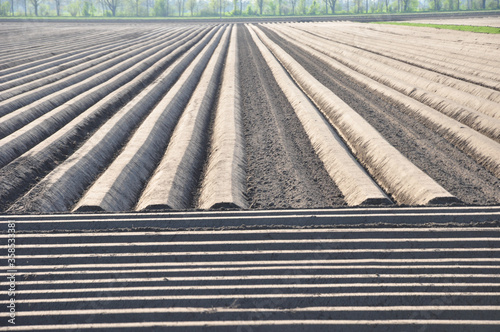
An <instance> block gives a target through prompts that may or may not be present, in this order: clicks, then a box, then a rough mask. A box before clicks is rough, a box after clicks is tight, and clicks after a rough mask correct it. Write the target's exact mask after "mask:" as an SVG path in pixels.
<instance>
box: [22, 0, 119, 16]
mask: <svg viewBox="0 0 500 332" xmlns="http://www.w3.org/2000/svg"><path fill="white" fill-rule="evenodd" d="M32 1H33V0H32ZM103 1H104V4H105V5H106V7H108V9H109V10H111V15H113V16H116V9H117V8H118V5H119V4H120V3H119V1H120V0H103Z"/></svg>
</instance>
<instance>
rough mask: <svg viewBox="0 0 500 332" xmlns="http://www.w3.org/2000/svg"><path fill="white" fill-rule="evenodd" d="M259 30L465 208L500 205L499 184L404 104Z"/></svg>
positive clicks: (271, 33)
mask: <svg viewBox="0 0 500 332" xmlns="http://www.w3.org/2000/svg"><path fill="white" fill-rule="evenodd" d="M262 29H263V30H265V32H266V34H267V35H268V36H269V37H270V38H271V39H272V40H273V41H274V42H276V43H277V44H278V45H279V46H280V47H282V48H283V49H284V50H285V51H287V52H288V53H289V54H290V55H291V56H292V57H293V58H294V59H295V60H297V61H298V62H299V63H300V64H301V65H302V66H303V67H304V68H305V69H306V70H307V71H308V72H309V73H311V74H312V75H313V76H314V77H315V78H316V79H318V81H320V82H321V83H322V84H324V85H325V86H326V87H328V88H329V89H330V90H331V91H333V92H334V93H335V94H336V95H337V96H339V97H340V98H341V99H342V100H344V101H345V102H346V103H347V104H349V106H351V107H352V108H353V109H354V110H355V111H356V112H358V113H359V114H361V115H362V116H363V118H365V119H366V120H367V121H368V122H369V123H370V124H371V125H372V126H373V127H374V128H375V129H377V131H379V132H380V133H381V134H382V136H384V138H385V139H387V141H388V142H389V143H391V144H392V145H393V146H394V147H396V148H397V149H398V150H399V151H400V152H401V153H402V154H403V155H404V156H405V157H407V158H408V159H409V160H410V161H411V162H412V163H414V164H415V165H416V166H417V167H419V168H420V169H421V170H423V171H424V172H425V173H427V174H428V175H429V176H430V177H432V178H433V179H434V180H435V181H436V182H438V183H439V184H440V185H441V186H442V187H443V188H445V189H446V190H448V191H449V192H450V193H451V194H453V195H455V196H456V197H457V198H458V199H460V200H461V201H463V202H464V203H466V204H472V205H493V204H498V203H500V181H499V180H498V179H497V178H496V177H495V176H494V175H493V174H491V173H490V172H489V171H488V170H486V169H485V168H484V167H482V166H481V165H479V164H478V163H477V162H476V161H475V160H473V159H472V158H470V157H469V156H467V155H466V154H464V153H463V152H461V151H460V150H459V149H457V148H456V147H454V146H453V145H452V144H450V143H449V142H448V141H447V140H446V139H445V138H443V137H441V136H440V135H439V134H437V133H435V132H434V131H433V130H432V129H429V128H428V127H426V126H425V125H423V124H422V123H420V122H418V121H417V120H415V119H414V118H412V117H411V116H409V115H408V114H406V113H405V110H404V106H403V105H397V104H395V103H393V102H392V101H390V100H387V99H385V98H384V97H382V96H380V95H379V94H378V93H374V92H371V91H370V90H369V89H368V88H367V87H365V86H361V85H359V84H358V83H357V82H355V81H354V80H352V79H351V78H350V77H346V76H345V75H344V74H343V73H340V72H338V71H336V70H333V69H332V68H330V67H329V66H328V65H327V64H326V63H324V62H322V61H320V60H318V59H315V58H314V59H313V58H312V57H311V56H310V55H308V54H307V53H306V52H304V51H301V50H299V49H297V48H293V47H289V45H288V44H287V43H286V42H284V41H283V40H282V39H281V38H279V37H278V36H277V35H276V34H275V33H274V32H272V31H270V30H269V29H266V28H262ZM367 92H368V93H367Z"/></svg>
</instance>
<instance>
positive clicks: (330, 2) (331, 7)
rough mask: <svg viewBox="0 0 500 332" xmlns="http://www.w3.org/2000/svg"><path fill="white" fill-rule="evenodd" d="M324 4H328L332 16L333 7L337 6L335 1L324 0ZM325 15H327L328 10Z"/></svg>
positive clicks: (333, 12)
mask: <svg viewBox="0 0 500 332" xmlns="http://www.w3.org/2000/svg"><path fill="white" fill-rule="evenodd" d="M326 3H327V4H328V6H329V7H330V9H331V10H332V14H335V5H336V4H337V0H326ZM326 13H327V14H328V10H327V12H326Z"/></svg>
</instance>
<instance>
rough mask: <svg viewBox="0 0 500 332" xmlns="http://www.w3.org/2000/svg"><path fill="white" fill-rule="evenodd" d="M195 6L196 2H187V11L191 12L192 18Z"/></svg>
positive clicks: (195, 0) (192, 0) (191, 0)
mask: <svg viewBox="0 0 500 332" xmlns="http://www.w3.org/2000/svg"><path fill="white" fill-rule="evenodd" d="M197 5H198V2H197V0H187V6H188V8H189V11H190V12H191V16H194V10H195V9H196V6H197Z"/></svg>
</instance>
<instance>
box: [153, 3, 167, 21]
mask: <svg viewBox="0 0 500 332" xmlns="http://www.w3.org/2000/svg"><path fill="white" fill-rule="evenodd" d="M154 15H155V16H163V17H165V16H168V2H166V1H165V0H156V1H155V7H154Z"/></svg>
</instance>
